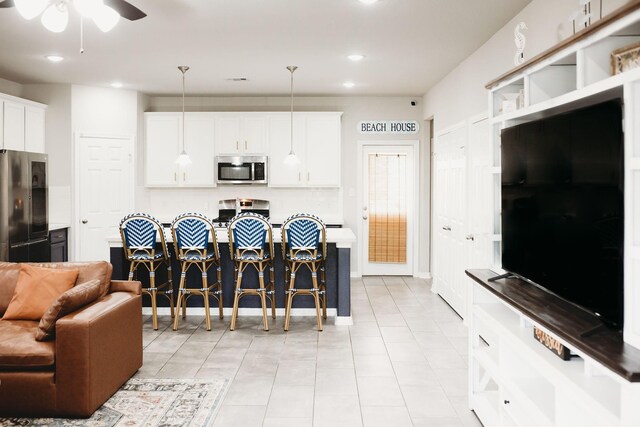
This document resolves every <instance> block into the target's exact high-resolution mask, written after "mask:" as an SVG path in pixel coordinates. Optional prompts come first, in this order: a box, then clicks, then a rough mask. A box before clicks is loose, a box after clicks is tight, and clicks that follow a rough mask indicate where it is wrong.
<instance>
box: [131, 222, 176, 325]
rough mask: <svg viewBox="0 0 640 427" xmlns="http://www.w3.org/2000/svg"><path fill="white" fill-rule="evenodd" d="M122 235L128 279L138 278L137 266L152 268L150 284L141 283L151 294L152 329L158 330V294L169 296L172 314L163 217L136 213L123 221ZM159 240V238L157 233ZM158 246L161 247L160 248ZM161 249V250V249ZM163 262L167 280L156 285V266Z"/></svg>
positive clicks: (170, 285)
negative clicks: (160, 218)
mask: <svg viewBox="0 0 640 427" xmlns="http://www.w3.org/2000/svg"><path fill="white" fill-rule="evenodd" d="M119 228H120V237H121V238H122V247H123V249H124V253H125V257H126V258H127V260H128V261H129V263H130V265H129V281H131V280H134V278H137V273H138V267H139V266H144V267H145V268H146V269H147V270H148V271H149V287H144V286H143V287H142V294H143V295H149V297H150V298H151V319H152V323H153V330H154V331H157V330H158V304H157V298H156V297H157V295H163V296H164V297H166V298H167V299H168V300H169V307H170V310H171V317H173V316H174V310H173V278H172V271H171V256H170V254H169V249H168V248H167V242H166V239H165V236H164V228H163V227H162V224H160V221H158V220H157V219H155V218H154V217H152V216H151V215H148V214H145V213H134V214H129V215H127V216H125V217H124V218H123V219H122V221H120V227H119ZM156 236H159V237H160V241H159V242H157V237H156ZM158 246H159V248H158ZM158 249H160V252H158ZM161 265H166V266H167V276H168V280H167V282H165V283H162V284H160V285H156V270H157V269H158V267H160V266H161Z"/></svg>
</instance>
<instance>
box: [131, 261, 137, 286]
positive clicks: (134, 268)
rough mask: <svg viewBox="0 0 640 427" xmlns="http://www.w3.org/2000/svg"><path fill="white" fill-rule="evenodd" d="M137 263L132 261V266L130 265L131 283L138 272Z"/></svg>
mask: <svg viewBox="0 0 640 427" xmlns="http://www.w3.org/2000/svg"><path fill="white" fill-rule="evenodd" d="M136 266H137V264H136V262H135V261H131V264H130V265H129V281H130V282H131V281H132V280H133V272H134V271H135V270H136Z"/></svg>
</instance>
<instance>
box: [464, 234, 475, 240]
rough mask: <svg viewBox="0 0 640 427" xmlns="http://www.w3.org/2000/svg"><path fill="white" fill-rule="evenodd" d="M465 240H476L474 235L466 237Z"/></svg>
mask: <svg viewBox="0 0 640 427" xmlns="http://www.w3.org/2000/svg"><path fill="white" fill-rule="evenodd" d="M465 239H467V240H475V237H473V234H468V235H467V236H465Z"/></svg>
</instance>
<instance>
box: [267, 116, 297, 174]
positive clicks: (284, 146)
mask: <svg viewBox="0 0 640 427" xmlns="http://www.w3.org/2000/svg"><path fill="white" fill-rule="evenodd" d="M303 127H304V118H302V117H300V116H297V115H296V116H295V117H294V138H293V139H294V142H293V149H294V152H295V153H296V155H297V156H298V159H300V160H301V161H300V163H298V164H297V165H291V166H289V165H285V164H284V159H285V158H286V157H287V155H288V154H289V151H291V116H290V115H289V114H274V115H272V116H271V117H269V186H270V187H301V186H303V185H304V182H303V180H302V173H303V170H304V159H305V153H304V144H303V143H302V135H303V132H302V130H303Z"/></svg>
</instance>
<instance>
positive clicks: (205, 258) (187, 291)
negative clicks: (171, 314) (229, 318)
mask: <svg viewBox="0 0 640 427" xmlns="http://www.w3.org/2000/svg"><path fill="white" fill-rule="evenodd" d="M171 235H172V237H173V246H174V249H175V253H176V258H177V259H178V261H180V286H179V288H178V301H177V303H176V310H177V315H176V316H175V318H174V319H173V330H174V331H176V330H177V329H178V322H179V319H180V308H182V318H183V319H186V317H187V300H188V299H189V298H190V297H192V296H194V295H198V296H202V297H203V299H204V315H205V325H206V328H207V331H210V330H211V314H210V312H209V311H210V303H209V297H213V298H215V299H216V300H217V301H218V311H219V316H220V319H222V318H223V317H224V315H223V310H224V306H223V301H222V271H221V269H220V252H219V249H218V239H217V238H216V230H215V228H214V225H213V222H211V220H210V219H209V218H207V217H206V216H204V215H201V214H198V213H185V214H182V215H178V216H177V217H176V218H175V219H174V220H173V222H172V223H171ZM209 236H210V238H209ZM209 244H211V245H212V247H213V252H211V251H209V250H208V247H209ZM193 266H196V267H197V268H198V269H199V270H200V272H201V274H202V287H201V288H200V289H194V288H188V287H187V286H186V277H187V271H188V270H189V268H191V267H193ZM212 266H215V267H216V282H215V283H213V284H211V285H209V281H208V278H209V277H208V276H209V275H208V270H209V269H210V268H211V267H212Z"/></svg>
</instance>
